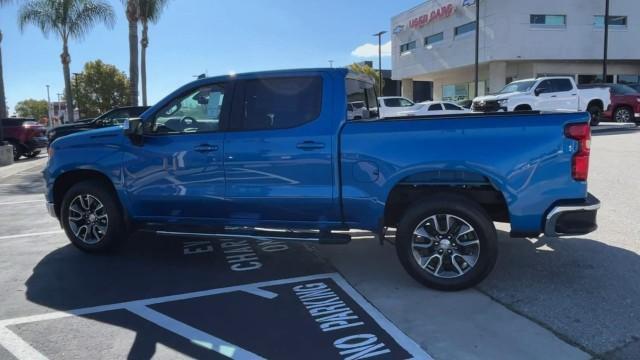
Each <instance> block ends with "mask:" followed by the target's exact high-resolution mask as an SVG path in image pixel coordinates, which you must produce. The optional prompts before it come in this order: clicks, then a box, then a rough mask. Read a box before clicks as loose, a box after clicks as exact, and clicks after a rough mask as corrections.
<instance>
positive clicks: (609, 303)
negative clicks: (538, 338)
mask: <svg viewBox="0 0 640 360" xmlns="http://www.w3.org/2000/svg"><path fill="white" fill-rule="evenodd" d="M500 239H501V241H500V255H499V259H498V263H497V265H496V267H495V269H494V270H493V272H492V274H491V275H490V276H489V278H488V279H487V280H485V281H484V282H483V283H482V284H480V286H479V287H478V288H479V289H480V290H481V291H483V292H485V293H486V294H488V295H489V296H491V297H493V298H494V299H496V300H498V301H500V302H501V303H503V304H505V305H506V306H507V307H509V308H510V309H512V310H514V311H516V312H518V313H521V314H523V315H525V316H527V317H529V318H531V319H534V320H535V321H537V322H539V323H542V324H544V326H546V327H548V328H550V329H552V330H553V331H555V332H556V333H557V334H560V335H561V337H564V338H565V339H566V340H568V341H570V342H573V343H577V344H579V345H580V346H582V347H583V348H585V349H587V350H589V351H591V352H592V353H597V354H603V353H606V352H609V351H611V350H613V349H617V348H621V347H624V346H626V345H628V344H631V343H633V342H635V341H639V340H640V281H639V280H638V279H639V276H640V256H638V254H637V253H635V252H632V251H628V250H625V249H622V248H618V247H615V246H609V245H606V244H604V243H602V242H599V241H597V240H593V239H590V238H577V237H576V238H564V239H559V238H541V239H538V240H530V239H522V238H513V239H511V238H509V237H508V234H507V233H505V232H500Z"/></svg>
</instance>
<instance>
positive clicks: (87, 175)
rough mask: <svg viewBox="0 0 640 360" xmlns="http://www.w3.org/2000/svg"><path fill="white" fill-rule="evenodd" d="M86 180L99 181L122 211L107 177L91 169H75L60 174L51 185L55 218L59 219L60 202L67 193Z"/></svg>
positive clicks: (111, 183) (114, 190)
mask: <svg viewBox="0 0 640 360" xmlns="http://www.w3.org/2000/svg"><path fill="white" fill-rule="evenodd" d="M87 180H94V181H99V182H101V183H103V184H104V185H105V186H107V187H108V189H109V190H110V191H111V192H112V193H113V194H114V196H116V199H117V202H118V204H120V207H121V209H123V206H122V203H121V201H120V199H119V198H118V197H117V194H118V193H117V191H116V188H115V186H114V184H113V182H112V181H111V179H109V177H108V176H107V175H105V174H104V173H102V172H100V171H97V170H93V169H77V170H71V171H67V172H64V173H62V174H60V175H59V176H58V177H57V178H56V180H55V182H54V184H53V205H54V209H55V212H56V216H58V217H60V207H61V206H62V200H63V199H64V195H65V194H66V193H67V191H69V189H71V187H72V186H73V185H75V184H77V183H79V182H82V181H87Z"/></svg>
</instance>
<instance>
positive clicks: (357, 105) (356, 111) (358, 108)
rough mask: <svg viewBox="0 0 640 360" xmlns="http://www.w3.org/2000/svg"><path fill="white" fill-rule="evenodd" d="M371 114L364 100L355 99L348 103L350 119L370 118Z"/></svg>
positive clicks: (348, 116)
mask: <svg viewBox="0 0 640 360" xmlns="http://www.w3.org/2000/svg"><path fill="white" fill-rule="evenodd" d="M369 115H370V114H369V111H367V109H366V108H365V104H364V101H354V102H350V103H348V104H347V118H348V119H349V120H360V119H368V118H369Z"/></svg>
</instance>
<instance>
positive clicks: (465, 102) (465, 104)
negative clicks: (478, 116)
mask: <svg viewBox="0 0 640 360" xmlns="http://www.w3.org/2000/svg"><path fill="white" fill-rule="evenodd" d="M457 104H458V105H460V106H462V107H463V108H465V109H471V105H473V100H471V99H467V100H460V101H458V102H457Z"/></svg>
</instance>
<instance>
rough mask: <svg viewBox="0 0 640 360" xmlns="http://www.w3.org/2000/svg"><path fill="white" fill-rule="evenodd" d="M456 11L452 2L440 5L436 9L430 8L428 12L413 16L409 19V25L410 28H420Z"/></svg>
mask: <svg viewBox="0 0 640 360" xmlns="http://www.w3.org/2000/svg"><path fill="white" fill-rule="evenodd" d="M455 11H456V6H455V5H453V4H447V5H444V6H441V7H439V8H437V9H434V10H432V11H431V12H430V13H428V14H424V15H421V16H418V17H415V18H413V19H411V20H410V21H409V27H410V28H412V29H420V28H421V27H424V26H426V25H428V24H430V23H432V22H434V21H438V20H442V19H446V18H448V17H450V16H451V15H453V13H454V12H455Z"/></svg>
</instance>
